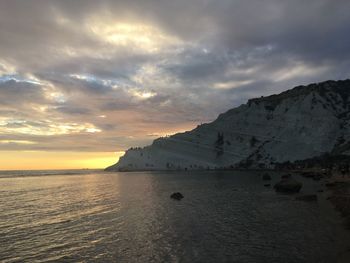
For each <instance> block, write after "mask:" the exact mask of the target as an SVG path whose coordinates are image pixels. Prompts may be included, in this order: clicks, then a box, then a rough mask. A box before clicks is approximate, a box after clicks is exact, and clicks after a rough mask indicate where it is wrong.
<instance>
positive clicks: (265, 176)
mask: <svg viewBox="0 0 350 263" xmlns="http://www.w3.org/2000/svg"><path fill="white" fill-rule="evenodd" d="M262 179H263V180H264V181H269V180H271V175H269V174H268V173H264V174H263V176H262Z"/></svg>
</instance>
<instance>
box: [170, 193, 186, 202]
mask: <svg viewBox="0 0 350 263" xmlns="http://www.w3.org/2000/svg"><path fill="white" fill-rule="evenodd" d="M170 198H172V199H175V200H179V201H180V200H181V199H182V198H184V196H183V195H182V194H181V193H179V192H176V193H173V194H172V195H171V196H170Z"/></svg>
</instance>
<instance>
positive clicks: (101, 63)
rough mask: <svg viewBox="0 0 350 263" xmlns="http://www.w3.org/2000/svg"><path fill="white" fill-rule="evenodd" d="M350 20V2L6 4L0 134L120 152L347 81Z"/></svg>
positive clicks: (14, 0) (44, 144)
mask: <svg viewBox="0 0 350 263" xmlns="http://www.w3.org/2000/svg"><path fill="white" fill-rule="evenodd" d="M349 12H350V2H349V1H347V0H337V1H334V0H309V1H304V0H293V1H292V0H249V1H248V0H236V1H232V0H215V1H214V0H177V1H170V0H164V1H158V0H142V1H141V0H139V1H137V0H135V1H112V0H102V1H95V0H74V1H71V0H35V1H34V0H28V1H22V0H4V1H1V2H0V124H1V127H0V128H1V130H0V135H1V134H5V133H6V134H7V135H6V136H9V134H11V136H12V137H13V140H15V139H16V138H15V137H16V136H24V137H25V138H23V140H28V141H35V142H37V143H36V144H26V145H19V144H16V146H14V145H15V144H6V147H7V148H8V149H10V148H11V147H13V149H18V148H20V147H25V149H34V148H35V149H39V148H40V149H50V147H51V149H53V150H54V149H61V148H62V147H63V148H64V145H65V144H66V145H68V146H69V148H72V147H74V145H75V146H76V149H77V150H92V149H94V148H98V147H100V148H101V149H105V150H106V149H108V150H110V149H111V148H112V147H111V146H108V145H111V144H113V147H115V148H116V149H115V150H123V149H124V148H127V147H128V146H131V145H133V146H136V143H145V142H149V140H150V138H149V136H147V134H155V133H157V134H161V133H162V132H163V131H166V132H167V131H176V130H181V129H183V128H189V127H193V126H195V125H196V124H197V123H199V122H203V121H210V120H212V119H214V118H215V116H217V114H218V113H220V112H223V111H226V110H227V109H229V108H232V107H235V106H238V105H239V104H241V103H244V102H245V101H246V100H247V99H249V98H251V97H255V96H262V95H268V94H272V93H278V92H281V91H283V90H286V89H289V88H292V87H293V86H296V85H299V84H307V83H310V82H318V81H323V80H326V79H343V78H348V77H349V67H350V52H349V48H350V16H349V15H348V14H349ZM118 25H119V26H121V28H119V27H118ZM143 26H144V27H143ZM11 76H12V77H11ZM6 129H7V130H6ZM31 129H32V130H34V131H35V132H36V133H37V134H36V136H33V135H30V134H29V135H28V134H27V135H25V133H30V130H31ZM45 129H46V130H49V131H51V132H52V133H54V131H56V130H57V131H58V132H61V133H64V134H61V135H57V136H53V135H51V137H50V138H52V140H48V141H45V140H46V138H47V137H45V136H46V135H45V136H44V135H43V134H44V130H45ZM66 129H68V131H66ZM157 129H158V130H157ZM17 131H18V132H17ZM19 131H20V132H21V134H19V133H20V132H19ZM70 132H72V133H73V132H74V133H75V134H74V135H72V134H70ZM89 132H90V133H92V134H87V133H89ZM27 137H28V138H27ZM93 138H95V139H93ZM110 138H113V140H112V141H111V139H110ZM10 139H11V138H8V137H6V140H8V141H9V140H10ZM17 139H18V138H17ZM4 140H5V139H4ZM70 142H71V143H70ZM50 145H51V146H50ZM2 146H3V145H2Z"/></svg>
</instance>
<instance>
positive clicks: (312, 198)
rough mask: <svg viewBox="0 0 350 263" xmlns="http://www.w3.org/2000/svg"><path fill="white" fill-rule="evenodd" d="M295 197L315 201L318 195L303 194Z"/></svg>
mask: <svg viewBox="0 0 350 263" xmlns="http://www.w3.org/2000/svg"><path fill="white" fill-rule="evenodd" d="M295 199H296V200H299V201H305V202H313V201H317V195H302V196H297V197H296V198H295Z"/></svg>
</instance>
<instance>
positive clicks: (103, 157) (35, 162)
mask: <svg viewBox="0 0 350 263" xmlns="http://www.w3.org/2000/svg"><path fill="white" fill-rule="evenodd" d="M123 154H124V152H48V151H1V152H0V159H1V160H2V161H1V167H0V169H1V170H56V169H104V168H106V167H108V166H110V165H112V164H114V163H116V162H117V161H118V160H119V158H120V157H121V156H122V155H123Z"/></svg>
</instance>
